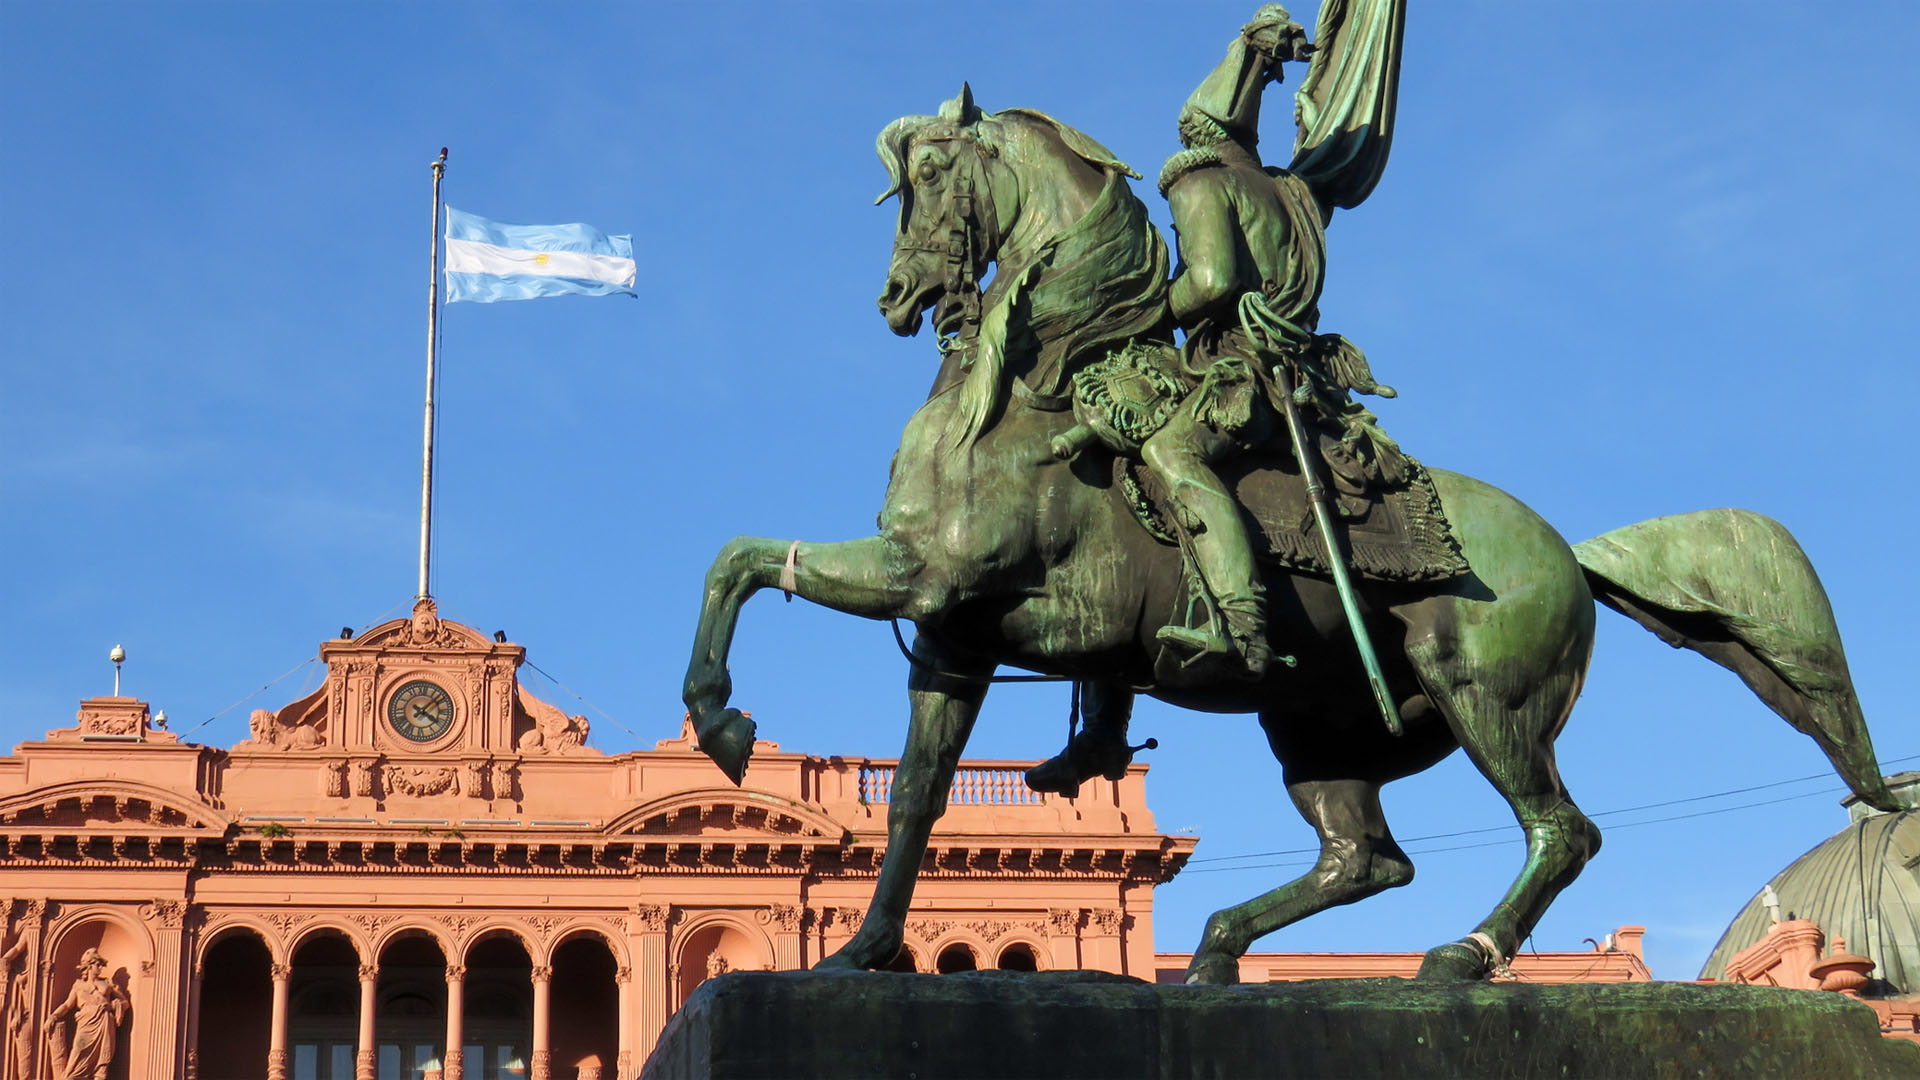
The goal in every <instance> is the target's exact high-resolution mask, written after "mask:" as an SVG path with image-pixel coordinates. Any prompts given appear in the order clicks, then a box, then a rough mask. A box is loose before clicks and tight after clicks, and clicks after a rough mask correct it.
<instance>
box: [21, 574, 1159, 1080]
mask: <svg viewBox="0 0 1920 1080" xmlns="http://www.w3.org/2000/svg"><path fill="white" fill-rule="evenodd" d="M524 657H525V651H524V649H523V648H522V647H521V646H519V645H515V644H511V643H507V642H504V641H498V640H494V639H492V638H489V637H487V636H486V635H484V634H481V633H479V632H477V631H475V630H473V629H472V628H470V627H467V626H463V625H460V624H458V623H455V622H452V621H450V620H442V619H440V618H439V617H438V615H437V613H436V611H435V608H434V604H433V602H432V601H431V600H424V601H421V602H420V603H419V604H418V605H417V606H416V607H415V609H414V611H413V613H412V615H411V617H408V618H403V619H396V620H393V621H390V622H387V623H384V624H382V625H380V626H376V627H374V628H372V629H371V630H368V631H367V632H365V633H363V634H360V635H359V636H357V637H353V638H350V639H349V638H342V639H340V640H336V641H330V642H327V643H326V644H324V645H322V646H321V648H320V659H321V660H322V661H323V662H324V664H325V666H326V678H325V682H324V684H323V685H322V686H321V688H320V689H319V690H318V691H316V692H314V693H313V694H311V695H310V696H307V697H304V698H302V699H300V700H298V701H295V702H292V703H291V704H288V705H286V706H285V707H283V708H280V709H279V710H277V711H272V712H269V711H266V710H259V711H256V712H254V714H253V718H252V735H251V737H250V738H248V739H247V740H246V741H244V742H242V743H240V744H239V745H237V746H234V747H232V748H231V749H225V750H223V749H218V748H214V747H208V746H198V745H193V744H190V743H185V742H181V741H179V740H178V739H177V738H176V736H175V735H174V734H172V733H169V732H166V731H162V730H158V729H156V727H155V726H154V725H153V722H152V719H151V718H150V716H149V713H148V706H147V705H146V704H145V703H144V702H141V701H138V700H135V699H133V698H130V697H105V698H93V699H90V700H87V701H84V702H82V703H81V706H80V710H79V715H78V721H77V723H76V724H75V725H74V726H72V727H68V728H63V729H61V730H56V731H51V732H49V733H48V734H47V737H46V738H45V739H44V740H42V741H38V742H29V743H25V744H22V745H21V746H20V747H18V749H17V751H16V753H15V754H14V755H12V756H8V757H0V882H4V885H0V917H4V922H3V923H0V929H3V930H4V933H3V934H0V955H4V957H5V965H4V975H5V978H4V980H3V981H0V988H4V997H0V1041H3V1042H4V1046H0V1080H29V1078H41V1077H66V1076H69V1075H81V1076H92V1075H94V1073H95V1067H96V1065H104V1066H105V1068H106V1069H107V1071H106V1072H104V1073H101V1075H107V1076H113V1077H124V1078H128V1080H140V1078H160V1077H191V1078H197V1080H241V1078H246V1080H259V1078H260V1077H262V1076H265V1077H269V1078H272V1080H282V1078H286V1080H293V1078H298V1080H350V1078H352V1080H374V1078H378V1080H421V1078H431V1077H433V1076H435V1075H437V1076H439V1077H440V1078H441V1080H459V1078H462V1077H465V1078H473V1080H494V1078H497V1077H498V1078H504V1077H522V1076H526V1077H537V1078H543V1080H544V1078H554V1077H558V1078H564V1080H576V1078H580V1080H586V1078H596V1077H597V1078H606V1077H614V1076H619V1077H623V1078H624V1077H630V1076H632V1075H633V1074H634V1073H635V1072H637V1071H638V1069H639V1066H640V1063H641V1062H642V1061H643V1060H644V1058H645V1056H646V1054H647V1052H648V1051H649V1050H650V1049H651V1048H652V1046H653V1043H654V1041H655V1039H656V1037H657V1036H658V1034H659V1032H660V1030H661V1028H662V1027H663V1026H664V1024H665V1023H666V1020H667V1017H668V1015H669V1014H670V1013H671V1012H672V1011H673V1010H674V1008H675V1007H677V1006H678V1005H679V1003H680V1002H681V1001H683V1000H684V999H685V998H686V996H687V994H688V993H689V992H691V991H692V990H693V988H694V987H695V986H697V985H698V984H699V983H700V982H702V981H703V980H705V979H707V978H709V977H711V976H713V975H716V974H719V973H723V972H727V971H736V970H753V971H758V970H768V969H786V968H798V967H803V966H806V965H809V964H811V963H813V962H815V961H817V960H818V959H819V958H821V957H822V956H824V955H826V954H828V953H830V952H832V951H833V950H834V949H835V948H837V947H838V946H839V945H840V944H842V943H843V942H845V941H846V940H847V938H848V937H849V936H850V935H851V934H852V933H853V932H854V931H855V930H856V929H857V928H858V927H859V925H860V920H861V915H862V912H863V910H864V906H865V904H866V902H867V898H868V896H869V894H870V892H871V890H872V887H873V879H874V875H875V872H876V870H877V869H878V866H879V863H880V858H881V854H882V852H883V851H884V848H885V839H886V811H887V796H888V787H889V783H890V780H891V778H892V773H893V764H894V763H893V762H892V761H887V760H880V759H872V758H859V757H826V758H821V757H813V756H807V755H802V754H791V753H783V752H781V750H780V748H779V747H778V746H777V745H776V744H774V743H771V742H761V743H758V744H757V745H756V747H755V750H754V756H753V770H752V772H751V773H750V775H749V781H748V786H747V787H744V788H736V787H734V786H733V785H732V784H730V783H728V782H727V780H726V779H725V777H724V776H723V775H722V774H721V773H720V771H719V770H718V769H716V768H715V767H714V766H713V765H712V763H711V762H710V761H708V760H707V758H706V757H705V755H703V754H701V753H700V752H699V751H698V750H697V748H696V747H695V746H694V745H693V743H692V741H691V739H690V738H688V737H687V732H686V731H684V730H683V731H682V735H681V737H680V738H677V739H669V740H666V741H663V742H661V743H660V744H659V745H658V747H657V748H656V749H653V750H646V751H638V752H632V753H623V754H612V755H608V754H602V753H601V752H600V751H598V750H595V749H593V748H592V747H591V746H589V745H588V744H587V739H586V736H587V723H586V721H585V719H584V718H582V717H578V716H568V715H566V714H565V713H564V712H562V711H561V710H560V709H558V708H555V707H554V706H552V705H550V704H548V703H546V702H543V701H541V700H539V699H538V698H536V697H534V696H533V695H531V694H529V693H528V692H527V691H526V690H525V689H523V688H522V687H521V685H520V683H519V681H518V679H517V678H516V672H517V669H518V668H519V666H520V664H521V662H522V661H523V659H524ZM1024 767H1025V763H1011V762H984V761H975V762H968V763H966V764H965V765H964V767H963V768H962V769H961V771H960V773H959V776H958V778H957V779H956V781H955V784H954V789H953V796H952V803H951V807H950V809H949V811H948V813H947V815H946V817H945V818H944V819H943V820H942V821H941V823H940V828H939V829H938V831H936V833H935V840H934V844H933V847H932V849H931V850H930V852H929V854H928V856H927V865H926V867H925V869H924V871H923V872H922V874H921V880H920V885H919V888H918V890H917V892H916V895H915V900H914V906H913V910H912V914H911V917H910V918H909V920H908V923H907V944H906V948H905V950H903V952H902V954H901V955H900V957H899V958H898V959H897V960H896V965H897V966H899V967H901V968H903V969H904V968H911V969H913V970H918V971H928V972H932V971H940V970H946V971H951V970H964V969H968V968H995V967H999V968H1015V969H1054V968H1077V967H1084V968H1097V969H1102V970H1107V971H1114V972H1122V973H1127V974H1133V975H1138V976H1140V977H1141V978H1145V979H1148V980H1152V979H1153V978H1154V977H1155V957H1154V954H1153V944H1152V942H1153V934H1152V902H1153V889H1154V887H1155V886H1156V885H1159V884H1161V883H1164V882H1166V881H1167V880H1169V879H1170V878H1172V876H1173V875H1174V874H1176V873H1177V872H1178V871H1179V869H1180V867H1181V866H1182V864H1183V863H1184V862H1185V860H1186V859H1187V858H1188V856H1189V855H1190V854H1191V853H1192V851H1193V848H1194V845H1195V843H1196V840H1195V839H1194V838H1193V837H1185V836H1169V835H1165V834H1162V833H1161V832H1159V831H1158V830H1157V829H1156V828H1155V826H1154V822H1153V816H1152V814H1151V813H1149V811H1148V809H1147V805H1146V798H1145V788H1144V777H1145V772H1146V770H1145V768H1144V767H1143V766H1135V767H1134V768H1132V769H1130V770H1129V771H1128V773H1127V775H1126V776H1125V777H1124V778H1122V779H1121V780H1119V781H1117V782H1109V781H1104V780H1096V781H1094V782H1093V783H1091V784H1089V785H1087V786H1086V787H1084V788H1083V789H1082V791H1081V794H1080V796H1079V797H1078V798H1076V799H1062V798H1058V797H1051V796H1050V797H1044V798H1043V797H1042V796H1040V795H1037V794H1035V793H1033V792H1031V791H1029V790H1028V789H1027V788H1026V787H1025V785H1024V784H1023V782H1022V779H1021V771H1022V769H1023V768H1024Z"/></svg>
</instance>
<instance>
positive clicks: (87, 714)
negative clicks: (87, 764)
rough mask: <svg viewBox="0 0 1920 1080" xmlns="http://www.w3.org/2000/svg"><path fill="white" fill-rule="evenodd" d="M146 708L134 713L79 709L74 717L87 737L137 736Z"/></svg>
mask: <svg viewBox="0 0 1920 1080" xmlns="http://www.w3.org/2000/svg"><path fill="white" fill-rule="evenodd" d="M146 712H147V710H146V706H144V705H143V706H141V707H140V709H139V710H138V711H137V712H136V711H131V710H125V711H123V710H115V711H113V712H106V711H103V710H99V709H81V710H80V711H79V713H78V714H76V715H75V720H77V721H78V722H79V726H80V730H81V732H82V733H84V734H87V735H138V734H140V729H141V727H142V726H143V725H144V724H145V721H146Z"/></svg>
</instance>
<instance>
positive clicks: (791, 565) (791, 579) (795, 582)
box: [780, 540, 800, 604]
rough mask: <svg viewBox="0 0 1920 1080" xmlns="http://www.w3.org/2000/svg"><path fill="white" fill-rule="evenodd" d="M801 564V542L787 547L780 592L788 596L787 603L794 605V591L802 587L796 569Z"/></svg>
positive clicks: (781, 570) (796, 541) (781, 574)
mask: <svg viewBox="0 0 1920 1080" xmlns="http://www.w3.org/2000/svg"><path fill="white" fill-rule="evenodd" d="M799 563H800V541H798V540H795V541H794V542H793V543H791V544H789V545H787V562H786V565H785V566H782V567H781V568H780V591H781V592H783V593H786V594H787V603H789V604H791V603H793V591H794V590H795V589H798V588H799V587H800V581H799V578H798V577H797V576H796V575H795V574H794V569H795V568H796V567H797V566H798V565H799Z"/></svg>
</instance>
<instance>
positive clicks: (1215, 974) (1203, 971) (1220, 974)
mask: <svg viewBox="0 0 1920 1080" xmlns="http://www.w3.org/2000/svg"><path fill="white" fill-rule="evenodd" d="M1239 983H1240V961H1238V960H1235V959H1234V958H1233V957H1231V956H1208V955H1206V954H1204V953H1202V954H1201V955H1198V956H1195V957H1194V958H1193V963H1191V964H1189V965H1187V985H1188V986H1238V985H1239Z"/></svg>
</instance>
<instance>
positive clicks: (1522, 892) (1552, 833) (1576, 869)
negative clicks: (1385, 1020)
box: [1420, 669, 1600, 980]
mask: <svg viewBox="0 0 1920 1080" xmlns="http://www.w3.org/2000/svg"><path fill="white" fill-rule="evenodd" d="M1579 683H1580V679H1579V671H1578V669H1574V670H1572V671H1562V672H1559V673H1557V674H1556V675H1555V676H1553V677H1551V678H1549V679H1548V680H1546V681H1545V682H1544V683H1543V684H1542V685H1540V686H1538V687H1536V688H1535V689H1534V690H1533V692H1532V693H1530V694H1528V695H1527V696H1526V697H1525V699H1524V700H1523V701H1522V702H1521V703H1520V704H1519V705H1513V704H1511V698H1510V697H1509V695H1507V694H1504V693H1500V692H1493V691H1488V690H1487V689H1485V688H1484V687H1482V686H1480V685H1479V684H1477V683H1475V682H1472V681H1470V680H1469V681H1467V682H1466V683H1465V685H1455V686H1453V687H1452V688H1451V690H1450V692H1449V693H1447V694H1445V695H1444V697H1443V698H1442V699H1441V711H1442V712H1443V713H1445V714H1446V716H1447V721H1448V723H1449V724H1450V725H1451V726H1452V728H1453V732H1454V736H1455V737H1456V738H1457V739H1458V740H1459V742H1460V745H1461V747H1462V748H1464V749H1465V750H1466V752H1467V755H1468V756H1469V757H1471V758H1472V759H1473V763H1474V765H1475V766H1477V767H1478V768H1479V769H1480V772H1481V773H1482V774H1483V775H1485V776H1486V778H1487V779H1488V780H1489V781H1491V782H1492V783H1493V786H1494V787H1495V788H1497V789H1498V790H1499V792H1500V794H1501V796H1502V797H1504V798H1505V799H1506V800H1507V804H1508V805H1509V806H1511V807H1513V813H1514V816H1515V817H1517V818H1519V819H1520V825H1521V827H1522V828H1523V829H1525V830H1526V834H1527V861H1526V864H1525V865H1524V866H1523V867H1522V868H1521V870H1520V876H1519V877H1517V878H1516V879H1514V882H1513V885H1512V887H1510V888H1509V889H1508V890H1507V894H1506V896H1505V897H1504V898H1502V899H1501V901H1500V903H1499V904H1498V905H1496V906H1495V907H1494V909H1493V912H1492V913H1491V914H1489V915H1488V916H1487V917H1486V918H1485V919H1484V920H1482V921H1481V923H1480V925H1479V926H1478V927H1476V928H1475V930H1474V932H1473V933H1471V934H1469V935H1467V937H1465V938H1462V939H1461V940H1459V941H1455V942H1450V943H1448V944H1445V945H1441V946H1438V947H1437V948H1434V949H1432V950H1429V951H1428V953H1427V956H1426V959H1425V961H1424V962H1422V963H1421V965H1420V977H1421V978H1423V979H1464V980H1477V979H1484V978H1486V977H1487V976H1488V975H1490V974H1491V973H1492V972H1493V970H1494V969H1495V968H1496V967H1498V966H1499V965H1501V964H1503V963H1505V962H1506V961H1507V960H1508V959H1509V958H1511V957H1512V956H1513V955H1514V953H1516V952H1518V951H1519V948H1520V943H1521V942H1522V941H1524V940H1526V937H1527V935H1528V934H1530V933H1532V932H1533V928H1534V925H1535V924H1536V923H1538V922H1539V921H1540V917H1541V916H1542V915H1544V914H1545V913H1546V910H1547V906H1548V905H1549V904H1551V903H1552V902H1553V899H1554V897H1556V896H1558V895H1559V894H1560V891H1561V890H1562V889H1564V888H1566V887H1567V886H1568V885H1569V884H1571V883H1572V882H1573V879H1574V878H1576V877H1578V876H1579V875H1580V870H1581V868H1582V867H1584V866H1585V865H1586V864H1587V861H1588V860H1589V859H1591V858H1593V855H1594V853H1595V852H1597V851H1599V850H1600V830H1599V829H1598V828H1597V827H1596V826H1595V825H1594V824H1593V822H1592V821H1589V820H1588V819H1587V816H1586V815H1585V814H1582V813H1581V812H1580V809H1579V807H1576V806H1575V805H1574V804H1573V800H1572V799H1571V798H1570V797H1569V796H1568V795H1567V789H1566V786H1565V785H1563V784H1562V783H1561V782H1560V771H1559V769H1558V768H1557V767H1556V766H1555V764H1554V760H1553V738H1554V736H1555V735H1557V734H1559V731H1560V728H1561V726H1562V724H1564V723H1565V720H1566V715H1567V712H1568V711H1569V710H1571V709H1572V707H1573V699H1574V697H1575V696H1577V695H1578V693H1579Z"/></svg>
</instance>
